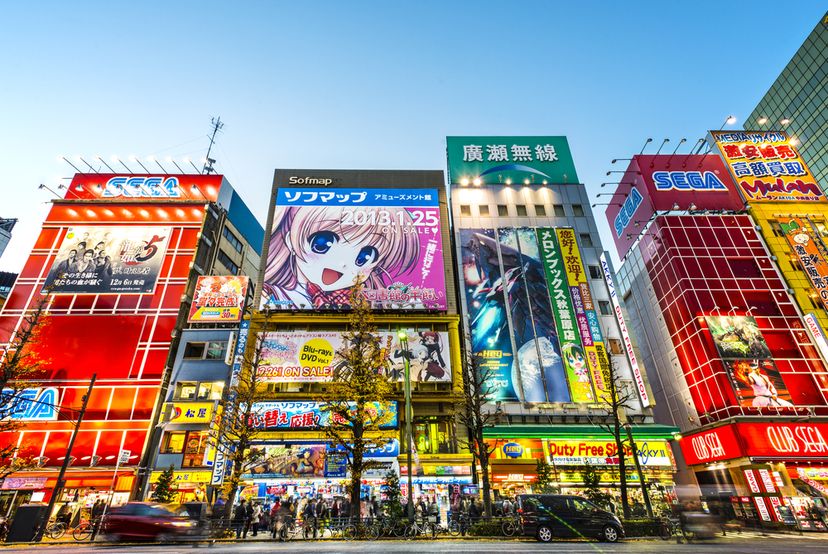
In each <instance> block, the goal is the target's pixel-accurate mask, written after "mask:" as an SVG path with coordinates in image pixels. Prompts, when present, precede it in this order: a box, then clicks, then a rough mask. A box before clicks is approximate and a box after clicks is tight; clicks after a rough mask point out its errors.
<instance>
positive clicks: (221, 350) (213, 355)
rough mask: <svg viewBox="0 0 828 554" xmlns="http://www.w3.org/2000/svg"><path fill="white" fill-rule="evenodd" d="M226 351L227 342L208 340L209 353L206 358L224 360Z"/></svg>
mask: <svg viewBox="0 0 828 554" xmlns="http://www.w3.org/2000/svg"><path fill="white" fill-rule="evenodd" d="M226 351H227V343H226V342H208V343H207V355H206V356H205V358H206V359H208V360H223V359H224V354H225V352H226Z"/></svg>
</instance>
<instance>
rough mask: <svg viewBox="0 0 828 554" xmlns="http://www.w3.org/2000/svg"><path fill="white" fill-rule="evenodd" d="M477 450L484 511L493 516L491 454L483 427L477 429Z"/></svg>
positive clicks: (488, 515)
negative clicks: (490, 483) (490, 474)
mask: <svg viewBox="0 0 828 554" xmlns="http://www.w3.org/2000/svg"><path fill="white" fill-rule="evenodd" d="M477 449H478V450H477V451H478V454H479V456H478V458H479V462H480V478H481V479H482V480H483V511H484V512H485V514H486V517H487V518H489V517H492V492H491V488H490V485H489V455H488V447H487V446H486V441H485V440H483V427H480V428H479V429H478V431H477Z"/></svg>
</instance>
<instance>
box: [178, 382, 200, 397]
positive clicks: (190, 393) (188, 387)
mask: <svg viewBox="0 0 828 554" xmlns="http://www.w3.org/2000/svg"><path fill="white" fill-rule="evenodd" d="M197 388H198V383H191V382H189V381H180V382H178V383H176V385H175V398H177V399H179V400H192V399H193V398H195V394H196V389H197Z"/></svg>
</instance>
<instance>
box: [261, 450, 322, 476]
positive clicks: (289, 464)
mask: <svg viewBox="0 0 828 554" xmlns="http://www.w3.org/2000/svg"><path fill="white" fill-rule="evenodd" d="M252 449H253V450H258V451H259V454H260V456H257V458H258V460H257V461H256V462H255V463H254V464H253V465H252V466H251V467H250V470H249V472H248V473H249V474H250V475H252V476H254V477H261V478H266V477H271V478H280V477H282V478H285V477H287V478H297V477H299V478H309V477H325V458H326V451H327V447H326V446H325V445H324V444H280V445H266V446H254V447H253V448H252Z"/></svg>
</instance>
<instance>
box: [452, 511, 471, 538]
mask: <svg viewBox="0 0 828 554" xmlns="http://www.w3.org/2000/svg"><path fill="white" fill-rule="evenodd" d="M470 527H471V522H470V521H469V516H467V515H465V514H460V515H459V516H454V517H452V518H451V521H450V522H449V525H448V532H449V535H451V536H453V537H457V536H460V535H465V534H466V533H468V532H469V528H470Z"/></svg>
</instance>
